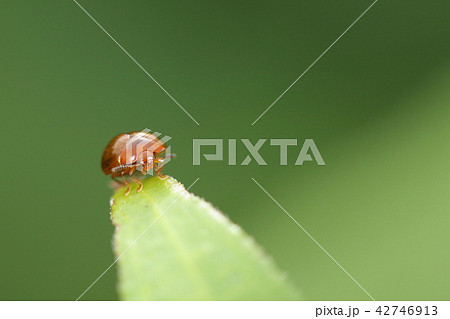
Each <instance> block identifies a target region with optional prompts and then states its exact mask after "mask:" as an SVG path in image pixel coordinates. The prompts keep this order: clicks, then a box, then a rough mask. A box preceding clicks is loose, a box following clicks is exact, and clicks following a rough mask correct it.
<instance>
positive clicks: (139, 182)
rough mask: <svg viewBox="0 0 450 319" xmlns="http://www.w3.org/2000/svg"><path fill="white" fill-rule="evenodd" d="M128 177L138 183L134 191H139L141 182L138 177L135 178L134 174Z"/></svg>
mask: <svg viewBox="0 0 450 319" xmlns="http://www.w3.org/2000/svg"><path fill="white" fill-rule="evenodd" d="M130 177H131V179H132V180H133V181H135V182H136V183H138V184H139V186H138V188H137V190H136V193H137V192H139V191H140V190H141V189H142V182H141V181H140V180H139V179H137V178H136V177H134V176H130Z"/></svg>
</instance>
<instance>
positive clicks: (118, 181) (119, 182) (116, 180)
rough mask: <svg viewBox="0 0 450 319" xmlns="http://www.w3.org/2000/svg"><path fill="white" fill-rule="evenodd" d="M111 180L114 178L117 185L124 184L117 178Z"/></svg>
mask: <svg viewBox="0 0 450 319" xmlns="http://www.w3.org/2000/svg"><path fill="white" fill-rule="evenodd" d="M111 178H112V179H113V180H114V181H115V182H116V183H118V184H121V185H123V182H122V181H120V180H118V179H117V178H116V177H114V176H111Z"/></svg>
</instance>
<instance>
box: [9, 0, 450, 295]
mask: <svg viewBox="0 0 450 319" xmlns="http://www.w3.org/2000/svg"><path fill="white" fill-rule="evenodd" d="M80 3H81V4H82V5H83V6H85V8H86V9H87V10H88V11H89V12H90V13H91V14H92V15H93V16H94V17H95V18H96V19H97V20H98V21H99V22H100V23H101V24H102V25H103V26H104V28H105V29H106V30H108V32H110V33H111V34H112V35H113V36H114V37H115V38H116V39H117V41H119V42H120V43H121V44H122V45H123V46H124V47H125V48H126V49H127V50H128V51H129V52H130V54H132V55H133V56H134V57H135V58H136V59H137V60H138V61H139V62H140V63H141V64H142V65H143V66H144V67H145V68H146V69H147V70H148V71H149V72H150V73H151V74H152V75H153V76H154V77H155V78H156V79H157V80H158V81H159V82H160V83H161V84H162V86H163V87H164V88H166V89H167V90H168V91H169V92H170V93H171V94H172V95H173V96H174V97H175V98H176V99H177V100H178V101H179V102H180V103H181V104H182V105H183V106H184V107H185V108H186V109H187V110H188V111H189V112H190V113H191V114H192V115H193V116H194V117H195V119H196V120H197V121H198V122H199V123H200V126H197V125H195V123H194V122H193V121H192V120H191V119H190V118H189V117H188V116H187V115H186V114H184V113H183V112H182V111H181V110H180V109H179V108H178V106H177V105H176V104H175V103H174V102H173V101H171V100H170V99H169V97H168V96H167V95H165V93H164V92H163V91H162V90H161V89H160V88H159V87H157V86H156V85H155V83H154V82H152V81H151V80H150V79H149V78H148V77H147V76H146V75H145V74H144V72H142V70H140V69H139V68H138V67H137V66H136V65H135V64H134V63H133V62H132V61H131V60H130V59H129V58H128V57H127V56H126V55H125V54H124V53H123V52H122V51H121V50H120V49H119V48H118V47H117V46H116V44H114V42H113V41H112V40H111V39H109V38H108V37H107V35H106V34H105V33H104V32H103V31H101V30H100V29H99V28H98V27H97V26H96V25H95V24H94V23H93V22H92V21H91V20H90V19H89V18H88V17H87V16H86V15H85V14H84V13H83V12H82V11H81V9H80V8H79V7H78V6H77V5H76V4H75V3H74V2H73V1H70V0H67V1H47V0H44V1H34V2H32V1H3V3H2V5H1V9H0V38H1V51H0V61H1V62H0V63H1V68H0V70H1V72H0V81H1V94H0V105H1V109H2V117H1V119H2V125H1V129H2V136H3V142H2V149H3V151H2V156H1V166H2V169H3V172H2V174H3V181H2V185H3V187H2V205H1V223H0V247H1V260H0V299H6V300H16V299H19V300H24V299H25V300H48V299H50V300H74V299H76V298H77V297H78V296H79V295H80V294H81V293H82V292H83V290H84V289H85V288H87V286H89V284H91V282H92V281H93V280H95V279H96V278H97V276H98V275H99V274H100V273H102V272H103V271H104V270H105V269H106V267H108V266H109V265H110V264H111V262H112V261H113V255H112V251H111V236H112V232H113V227H112V225H111V222H110V219H109V197H110V195H111V193H112V191H111V189H110V188H109V187H108V184H109V181H110V179H109V177H106V176H104V175H103V173H102V171H101V169H100V158H101V154H102V152H103V149H104V147H105V146H106V144H107V143H108V142H109V140H110V139H112V137H114V136H115V135H116V134H118V133H121V132H128V131H138V130H142V129H144V128H149V129H151V130H154V131H159V132H162V133H164V134H166V135H169V136H172V137H173V139H172V140H171V142H170V144H171V145H172V150H173V152H175V153H176V154H177V158H176V159H175V160H173V161H172V162H171V163H170V164H169V165H168V166H167V167H166V168H165V173H166V174H169V175H171V176H173V177H175V178H177V179H178V180H180V181H181V182H182V183H184V184H187V185H189V184H191V183H192V182H193V181H194V180H195V179H196V178H197V177H200V180H199V182H198V183H197V184H196V185H195V187H193V188H192V191H193V192H194V193H195V194H197V195H199V196H201V197H204V198H206V199H207V200H208V201H211V202H212V203H213V204H214V205H215V206H216V207H218V208H220V209H221V210H222V211H223V212H224V213H225V214H227V215H228V216H230V218H231V219H232V220H233V221H234V222H236V223H238V224H240V225H241V226H242V227H243V228H244V229H245V230H246V231H247V232H248V233H249V234H251V235H252V236H253V237H255V238H256V240H257V241H258V242H259V243H260V244H261V245H262V246H264V248H265V249H266V250H267V251H268V253H269V254H271V255H272V256H273V257H274V258H275V260H276V261H277V263H278V265H279V266H280V267H281V268H282V269H283V270H285V271H286V272H287V273H288V275H289V278H290V279H291V280H292V281H293V282H294V283H295V284H296V285H297V286H298V287H300V288H301V290H302V292H303V295H304V296H305V298H307V299H309V300H348V299H352V300H367V299H368V297H367V296H366V295H365V294H364V292H363V291H362V290H361V289H360V288H359V287H358V286H357V285H356V284H355V283H354V282H353V281H352V280H351V279H350V278H349V277H348V276H347V275H346V274H345V273H344V272H343V271H342V270H341V269H340V268H339V267H338V266H337V265H336V264H335V263H333V261H332V260H331V259H330V258H329V257H328V256H327V255H325V254H324V252H323V251H321V250H320V248H319V247H317V246H316V245H315V244H314V243H313V242H312V241H311V240H310V239H309V238H308V237H307V236H306V235H305V233H303V232H302V231H301V229H300V228H299V227H298V226H297V225H295V224H294V223H293V222H292V220H290V219H289V218H288V217H287V216H286V215H285V214H284V213H283V212H282V211H281V210H280V209H279V207H277V206H276V205H275V203H273V202H272V201H271V200H270V199H269V198H268V197H267V196H266V195H265V194H264V193H263V192H262V191H261V190H260V189H259V188H258V186H257V185H256V184H255V183H254V182H253V181H252V180H251V178H252V177H253V178H255V179H256V180H257V181H258V182H259V183H261V185H262V186H263V187H265V188H266V189H267V190H268V191H269V192H270V193H271V194H272V195H273V196H274V198H276V199H277V200H278V201H279V203H280V204H281V205H283V206H284V208H286V210H287V211H288V212H289V213H290V214H291V215H292V216H293V217H294V218H296V219H297V220H298V222H299V223H300V224H301V225H302V226H303V227H305V228H306V229H307V230H308V231H309V232H310V233H311V235H312V236H314V237H315V238H316V239H317V241H318V242H320V243H321V244H322V245H323V246H324V247H325V249H327V250H328V251H329V253H330V254H331V255H332V256H333V257H334V258H335V259H336V260H337V261H338V262H340V263H341V265H342V266H343V267H344V268H345V269H346V270H347V271H348V272H349V273H350V274H352V275H353V276H354V277H355V279H356V280H358V281H359V282H360V284H361V285H362V286H363V287H364V288H365V289H366V290H368V291H369V292H370V293H371V294H372V295H373V297H374V298H375V299H377V300H390V299H393V300H416V299H425V300H432V299H438V300H445V299H447V300H448V299H449V298H450V276H449V275H448V270H449V269H450V254H449V245H450V232H449V225H450V196H449V192H450V165H449V161H448V157H449V156H450V149H449V145H448V142H449V138H450V125H449V123H450V90H449V89H450V41H449V39H450V20H449V19H448V12H450V3H449V2H448V1H445V0H436V1H419V0H414V1H408V2H407V3H405V1H401V0H391V1H382V0H380V1H379V2H378V3H377V4H375V5H374V6H373V8H372V9H371V10H370V11H369V12H368V13H367V14H366V16H364V17H363V18H362V19H361V20H360V21H359V22H358V23H357V24H356V25H355V26H354V27H353V28H352V29H351V30H350V31H349V32H348V33H347V34H346V35H345V36H344V37H342V39H340V41H339V42H337V43H336V45H335V46H334V47H333V48H332V49H331V50H330V51H329V52H328V53H327V54H326V55H325V56H324V57H323V58H322V59H321V60H320V61H319V62H318V63H317V64H316V65H315V66H314V67H313V68H312V69H311V70H310V71H309V72H308V73H307V74H306V75H305V76H304V77H303V78H302V79H301V80H300V81H299V82H298V83H297V84H296V85H295V86H294V87H292V89H291V90H290V91H289V92H288V93H287V94H286V95H285V96H284V97H283V98H282V99H281V100H280V101H279V102H278V103H277V104H276V105H275V106H274V107H273V108H272V109H271V110H270V111H269V112H268V113H267V114H266V115H265V116H264V117H262V118H261V120H260V121H259V122H258V123H256V124H255V125H254V126H251V123H252V122H253V121H254V120H255V119H256V118H257V117H258V116H259V114H261V112H262V111H263V110H264V109H265V108H267V107H268V106H269V105H270V103H271V102H272V101H273V100H274V99H275V98H277V97H278V96H279V95H280V94H281V93H282V92H283V91H284V90H285V89H286V88H287V87H288V86H289V85H290V84H291V83H292V82H293V81H294V80H295V79H296V78H297V77H298V76H299V75H300V74H301V73H302V72H303V71H304V70H305V69H306V68H307V67H308V66H309V65H310V64H311V63H312V62H313V61H314V60H315V59H316V58H317V57H318V56H319V55H320V54H321V53H322V52H323V51H324V50H325V49H326V48H327V47H328V46H329V45H330V44H331V43H332V42H333V41H334V40H335V39H336V38H337V37H338V36H339V35H340V34H341V33H342V32H343V31H344V30H345V29H346V28H347V27H348V26H349V25H350V24H351V23H352V22H353V21H354V20H355V19H356V18H357V17H358V16H359V15H360V14H361V13H362V12H363V11H364V10H365V9H366V8H367V7H368V6H369V5H370V4H371V1H349V0H346V1H344V0H336V1H329V0H319V1H265V2H260V1H246V2H242V1H226V2H208V1H190V2H182V1H178V2H175V1H164V2H162V1H138V0H131V1H116V0H114V1H111V0H109V1H107V0H96V1H86V0H82V1H80ZM193 138H226V139H228V138H249V139H251V141H252V142H256V140H257V139H259V138H267V139H270V138H298V139H299V140H300V141H303V140H304V139H305V138H313V139H314V140H315V142H316V144H317V146H318V148H319V150H320V152H321V153H322V156H323V158H324V160H325V162H326V164H327V165H326V166H317V165H316V164H315V163H312V162H307V163H305V164H304V165H303V166H294V165H293V163H294V161H295V158H296V157H297V155H298V151H299V147H297V148H295V147H291V148H290V152H289V165H288V166H283V167H282V166H280V165H279V152H278V149H277V148H276V147H271V146H269V145H268V143H266V144H265V145H264V146H263V148H262V149H261V154H262V155H263V156H264V158H265V159H266V161H267V162H268V164H269V165H268V166H257V165H256V164H255V162H254V161H252V162H251V164H250V165H249V166H239V165H238V166H228V165H227V163H226V161H224V162H202V165H201V166H193V165H192V139H193ZM246 155H247V153H246V152H245V151H244V149H243V148H242V146H240V149H238V161H242V160H243V158H244V157H245V156H246ZM225 266H226V265H224V267H225ZM115 276H116V274H115V269H114V268H113V269H111V271H109V272H108V273H107V274H106V275H105V276H104V277H103V278H102V279H101V280H100V281H99V282H98V283H97V284H96V285H95V286H94V287H93V288H92V289H91V290H90V291H89V292H88V293H87V294H86V295H85V297H84V299H91V300H111V299H113V300H114V299H116V298H117V295H116V292H115V285H116V280H115Z"/></svg>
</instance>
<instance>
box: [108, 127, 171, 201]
mask: <svg viewBox="0 0 450 319" xmlns="http://www.w3.org/2000/svg"><path fill="white" fill-rule="evenodd" d="M166 149H167V147H166V145H165V144H164V143H163V142H161V141H160V140H159V139H158V138H157V137H156V136H155V135H153V134H151V133H147V132H131V133H127V134H119V135H117V136H116V137H114V138H113V139H112V141H111V142H109V144H108V145H107V146H106V148H105V150H104V152H103V156H102V170H103V172H104V173H105V175H111V177H112V178H113V179H114V180H115V181H117V182H119V183H121V182H120V181H118V180H117V179H116V177H122V179H123V184H125V185H127V190H126V191H125V195H128V193H129V192H130V185H129V184H128V182H127V180H126V179H125V176H124V175H128V176H130V177H131V179H133V180H134V181H135V182H136V183H138V184H139V187H138V189H137V191H138V192H139V191H140V190H141V189H142V183H141V181H140V180H139V179H137V178H136V177H134V176H133V173H135V172H136V171H137V170H138V169H140V171H141V173H142V174H143V175H146V174H147V172H148V171H149V170H151V169H153V168H155V173H156V174H157V175H158V176H162V174H161V170H162V168H163V166H162V165H161V166H159V165H157V164H158V163H163V162H164V160H165V158H167V157H169V156H162V154H163V153H164V152H165V151H166Z"/></svg>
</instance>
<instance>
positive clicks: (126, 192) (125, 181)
mask: <svg viewBox="0 0 450 319" xmlns="http://www.w3.org/2000/svg"><path fill="white" fill-rule="evenodd" d="M121 176H122V179H123V183H124V184H125V185H127V190H126V191H125V193H123V195H124V196H127V195H128V194H129V193H130V184H128V182H127V180H126V179H125V176H123V174H122V175H121Z"/></svg>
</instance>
